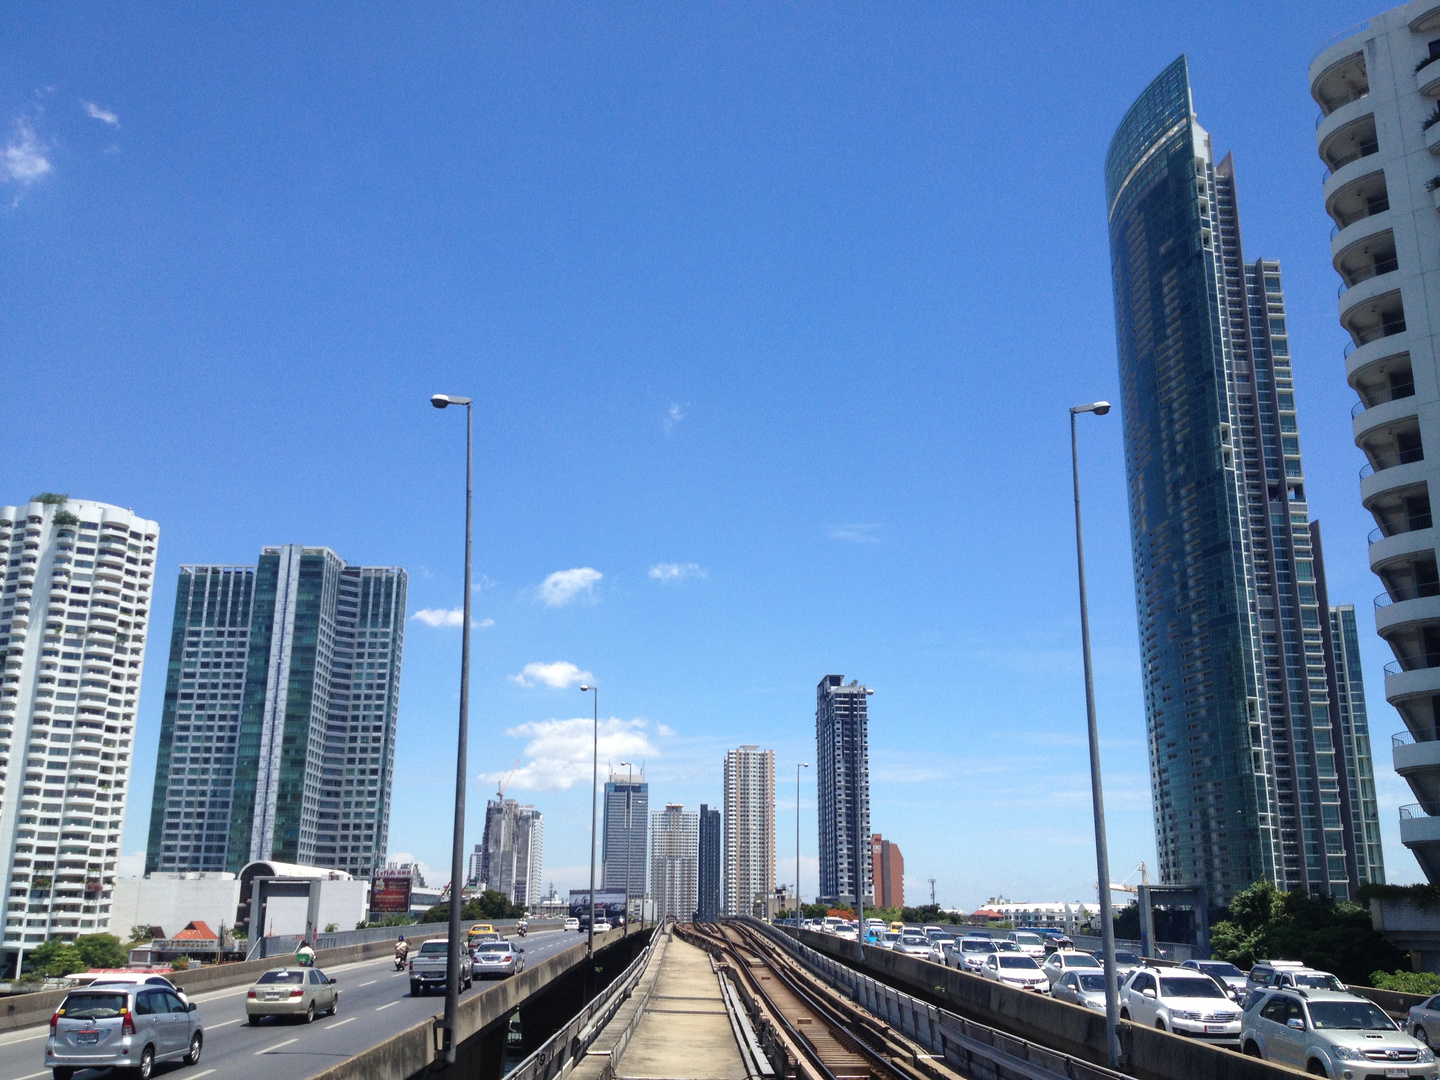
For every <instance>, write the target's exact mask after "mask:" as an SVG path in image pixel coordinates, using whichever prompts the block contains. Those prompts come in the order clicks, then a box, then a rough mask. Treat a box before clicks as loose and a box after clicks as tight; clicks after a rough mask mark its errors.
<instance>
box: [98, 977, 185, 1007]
mask: <svg viewBox="0 0 1440 1080" xmlns="http://www.w3.org/2000/svg"><path fill="white" fill-rule="evenodd" d="M90 985H91V986H118V985H129V986H138V985H145V986H158V987H160V988H161V989H163V990H169V991H170V992H171V993H172V994H174V995H175V996H176V997H178V998H179V999H180V1000H181V1001H182V1002H183V1003H184V1004H186V1005H189V1004H190V999H189V998H188V997H186V996H185V991H184V990H182V989H180V987H178V986H176V985H175V984H174V983H172V982H171V981H170V980H169V979H167V978H166V977H165V976H164V975H156V974H154V973H153V972H149V971H134V972H132V971H111V972H107V973H106V974H104V975H99V976H96V978H95V981H94V982H92V983H91V984H90Z"/></svg>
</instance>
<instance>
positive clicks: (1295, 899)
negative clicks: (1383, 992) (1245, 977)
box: [1210, 881, 1405, 984]
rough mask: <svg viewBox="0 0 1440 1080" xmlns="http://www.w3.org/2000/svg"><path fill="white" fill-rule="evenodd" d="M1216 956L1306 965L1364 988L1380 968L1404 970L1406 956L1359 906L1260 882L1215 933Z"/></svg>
mask: <svg viewBox="0 0 1440 1080" xmlns="http://www.w3.org/2000/svg"><path fill="white" fill-rule="evenodd" d="M1210 946H1211V949H1212V951H1213V952H1214V955H1215V956H1216V957H1217V958H1218V959H1221V960H1229V961H1230V962H1231V963H1232V964H1235V965H1237V966H1239V967H1243V968H1248V967H1249V966H1250V965H1251V964H1253V963H1254V962H1255V961H1257V960H1267V959H1285V960H1300V961H1303V962H1304V963H1306V964H1308V965H1309V966H1310V967H1315V968H1319V969H1321V970H1322V971H1330V972H1333V973H1334V974H1335V975H1337V976H1339V977H1340V979H1341V980H1342V981H1344V982H1346V983H1353V984H1364V983H1367V982H1369V981H1370V976H1371V974H1372V973H1373V972H1375V971H1376V969H1382V970H1393V969H1397V968H1400V967H1401V966H1402V965H1403V963H1404V961H1405V955H1404V954H1403V953H1402V952H1400V950H1399V949H1397V948H1395V946H1394V945H1392V944H1391V943H1390V942H1389V941H1387V940H1386V939H1385V938H1384V937H1383V936H1381V935H1380V934H1378V933H1376V932H1375V929H1374V927H1373V926H1372V925H1371V922H1370V913H1369V912H1367V911H1366V910H1365V909H1364V908H1362V907H1361V906H1360V905H1359V904H1352V903H1349V902H1346V901H1341V902H1339V903H1337V902H1336V901H1335V900H1334V899H1332V898H1331V897H1329V896H1309V895H1307V894H1306V893H1304V892H1299V891H1296V892H1289V893H1286V892H1281V891H1280V890H1279V889H1277V888H1275V886H1274V885H1273V884H1271V883H1270V882H1268V881H1257V882H1256V883H1255V884H1254V885H1251V886H1250V887H1249V888H1247V889H1242V890H1241V891H1240V892H1238V893H1236V894H1235V896H1234V897H1233V898H1232V899H1231V901H1230V910H1229V913H1228V918H1226V919H1225V920H1223V921H1222V922H1218V923H1216V924H1215V925H1214V926H1213V927H1211V928H1210Z"/></svg>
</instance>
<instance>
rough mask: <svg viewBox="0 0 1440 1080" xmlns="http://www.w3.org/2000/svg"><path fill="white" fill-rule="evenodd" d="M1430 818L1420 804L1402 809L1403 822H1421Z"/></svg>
mask: <svg viewBox="0 0 1440 1080" xmlns="http://www.w3.org/2000/svg"><path fill="white" fill-rule="evenodd" d="M1429 816H1430V815H1429V814H1427V813H1426V812H1425V808H1424V807H1423V806H1421V805H1420V804H1419V803H1418V802H1416V803H1411V804H1410V805H1408V806H1402V807H1400V820H1401V821H1412V820H1419V819H1421V818H1428V817H1429Z"/></svg>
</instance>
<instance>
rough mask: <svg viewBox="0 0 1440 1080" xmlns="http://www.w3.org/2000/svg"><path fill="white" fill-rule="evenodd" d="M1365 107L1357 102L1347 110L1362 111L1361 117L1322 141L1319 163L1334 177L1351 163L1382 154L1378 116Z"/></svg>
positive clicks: (1339, 126)
mask: <svg viewBox="0 0 1440 1080" xmlns="http://www.w3.org/2000/svg"><path fill="white" fill-rule="evenodd" d="M1363 105H1364V103H1362V102H1356V103H1354V104H1352V105H1347V106H1345V110H1347V111H1348V110H1356V109H1360V110H1361V112H1360V115H1359V116H1356V117H1354V118H1353V119H1349V120H1348V121H1347V122H1345V123H1343V124H1339V125H1338V126H1336V127H1335V129H1334V130H1331V131H1328V133H1327V134H1326V135H1325V136H1324V137H1323V138H1322V139H1320V140H1319V144H1320V160H1321V161H1323V162H1325V167H1326V168H1327V169H1329V171H1330V172H1331V173H1332V174H1333V173H1337V172H1339V171H1340V170H1341V169H1343V168H1344V167H1345V166H1346V165H1349V164H1350V163H1351V162H1354V161H1359V160H1360V159H1361V158H1365V157H1369V156H1370V155H1371V154H1376V153H1379V151H1380V141H1379V137H1378V136H1377V135H1376V132H1375V115H1374V114H1373V113H1370V112H1365V111H1363ZM1324 126H1325V125H1322V127H1324ZM1327 201H1328V200H1327Z"/></svg>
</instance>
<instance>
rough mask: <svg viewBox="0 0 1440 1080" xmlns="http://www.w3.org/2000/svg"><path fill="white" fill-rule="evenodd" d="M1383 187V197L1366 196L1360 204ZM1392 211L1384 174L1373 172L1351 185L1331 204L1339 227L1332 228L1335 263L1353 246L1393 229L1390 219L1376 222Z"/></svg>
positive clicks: (1331, 240)
mask: <svg viewBox="0 0 1440 1080" xmlns="http://www.w3.org/2000/svg"><path fill="white" fill-rule="evenodd" d="M1377 184H1378V185H1379V186H1380V189H1381V191H1382V193H1383V194H1380V195H1369V196H1364V199H1365V201H1364V202H1363V203H1359V205H1356V204H1357V203H1358V202H1359V200H1360V198H1361V197H1362V194H1363V193H1364V192H1367V191H1370V190H1372V189H1373V188H1374V187H1375V186H1376V185H1377ZM1389 209H1390V196H1389V193H1388V190H1387V189H1386V187H1385V176H1384V174H1383V173H1370V174H1369V175H1367V176H1364V177H1362V178H1361V179H1360V180H1359V181H1358V182H1357V183H1353V184H1349V185H1347V187H1346V189H1345V191H1342V192H1341V193H1340V194H1339V195H1337V196H1336V197H1335V198H1334V199H1333V200H1331V204H1330V216H1331V217H1332V218H1334V219H1335V224H1334V225H1332V226H1331V228H1330V258H1331V259H1332V261H1333V260H1334V259H1335V258H1337V257H1338V256H1339V253H1340V252H1342V251H1344V250H1345V249H1346V248H1347V247H1349V246H1350V245H1351V244H1354V243H1356V242H1357V241H1359V240H1361V239H1362V238H1364V237H1366V236H1371V235H1373V234H1375V233H1377V232H1380V231H1381V230H1382V229H1388V228H1390V227H1391V222H1390V219H1389V218H1388V217H1386V218H1384V219H1383V220H1379V221H1377V220H1375V219H1376V218H1379V217H1380V215H1382V214H1384V213H1386V212H1387V211H1388V210H1389Z"/></svg>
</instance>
